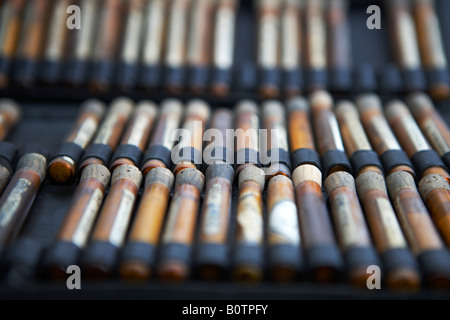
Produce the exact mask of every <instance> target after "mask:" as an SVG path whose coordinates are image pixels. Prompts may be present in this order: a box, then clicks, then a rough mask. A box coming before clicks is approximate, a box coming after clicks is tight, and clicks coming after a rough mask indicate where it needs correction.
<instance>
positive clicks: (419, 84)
mask: <svg viewBox="0 0 450 320" xmlns="http://www.w3.org/2000/svg"><path fill="white" fill-rule="evenodd" d="M402 78H403V84H404V89H405V90H406V91H413V92H414V91H424V90H425V77H424V74H423V72H422V70H421V69H414V70H402Z"/></svg>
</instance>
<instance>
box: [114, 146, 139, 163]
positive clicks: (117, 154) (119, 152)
mask: <svg viewBox="0 0 450 320" xmlns="http://www.w3.org/2000/svg"><path fill="white" fill-rule="evenodd" d="M120 158H126V159H129V160H131V161H133V163H134V164H135V165H136V166H139V164H140V163H141V159H142V151H141V149H139V148H138V147H136V146H135V145H132V144H121V145H119V146H117V148H116V150H114V154H113V156H112V158H111V161H110V164H112V163H113V162H114V161H116V160H117V159H120Z"/></svg>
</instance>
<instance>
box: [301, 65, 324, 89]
mask: <svg viewBox="0 0 450 320" xmlns="http://www.w3.org/2000/svg"><path fill="white" fill-rule="evenodd" d="M306 80H307V83H308V90H316V89H324V88H326V87H327V84H328V77H327V71H326V70H325V69H309V70H307V71H306Z"/></svg>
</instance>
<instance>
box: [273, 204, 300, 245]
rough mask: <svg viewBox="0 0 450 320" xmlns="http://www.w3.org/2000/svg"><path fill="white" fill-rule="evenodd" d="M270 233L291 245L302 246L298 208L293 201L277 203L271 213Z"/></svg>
mask: <svg viewBox="0 0 450 320" xmlns="http://www.w3.org/2000/svg"><path fill="white" fill-rule="evenodd" d="M269 233H273V234H276V235H278V236H280V237H282V238H283V239H285V240H286V241H287V242H288V243H289V244H293V245H298V244H300V231H299V225H298V216H297V207H296V205H295V203H293V202H292V201H288V200H284V201H280V202H278V203H276V204H275V205H274V206H273V208H272V210H271V211H270V213H269Z"/></svg>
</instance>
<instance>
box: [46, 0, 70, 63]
mask: <svg viewBox="0 0 450 320" xmlns="http://www.w3.org/2000/svg"><path fill="white" fill-rule="evenodd" d="M65 9H66V7H65V3H64V1H59V4H58V6H57V7H56V8H55V10H54V11H53V14H54V16H53V19H52V21H51V25H50V28H49V37H48V39H49V42H48V44H47V48H46V54H45V56H46V58H48V59H50V60H57V59H58V58H59V57H60V56H61V55H62V54H63V49H64V48H63V45H64V29H65V27H66V26H65V25H64V24H65V22H66V12H65V11H66V10H65Z"/></svg>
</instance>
